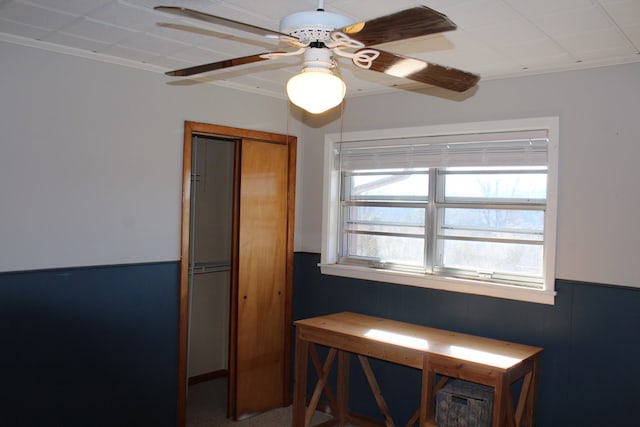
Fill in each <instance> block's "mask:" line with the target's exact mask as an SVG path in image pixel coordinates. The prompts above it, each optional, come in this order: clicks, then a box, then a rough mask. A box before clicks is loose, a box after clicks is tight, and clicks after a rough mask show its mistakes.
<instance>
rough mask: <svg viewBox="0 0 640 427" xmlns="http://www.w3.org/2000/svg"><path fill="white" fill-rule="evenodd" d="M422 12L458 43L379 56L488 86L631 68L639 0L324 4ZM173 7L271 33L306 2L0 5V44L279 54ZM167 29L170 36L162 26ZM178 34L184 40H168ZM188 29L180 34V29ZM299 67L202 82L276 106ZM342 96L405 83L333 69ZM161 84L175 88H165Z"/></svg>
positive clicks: (15, 1)
mask: <svg viewBox="0 0 640 427" xmlns="http://www.w3.org/2000/svg"><path fill="white" fill-rule="evenodd" d="M419 4H424V5H426V6H429V7H431V8H433V9H436V10H438V11H440V12H442V13H444V14H446V15H447V16H449V18H450V19H451V20H452V21H453V22H455V23H456V24H457V25H458V29H457V30H456V31H452V32H447V33H443V34H438V35H432V36H427V37H421V38H416V39H413V40H410V41H406V40H405V41H403V42H396V43H390V44H387V45H385V46H384V49H385V50H386V51H389V52H394V53H400V54H404V55H407V56H411V57H415V58H420V59H423V60H427V61H429V62H435V63H437V64H441V65H446V66H451V67H456V68H460V69H463V70H466V71H471V72H474V73H477V74H480V76H481V78H482V79H484V80H487V79H496V78H505V77H514V76H521V75H527V74H538V73H547V72H557V71H563V70H569V69H580V68H589V67H596V66H605V65H614V64H622V63H630V62H640V0H423V1H410V0H394V1H383V0H369V1H364V0H326V1H325V2H324V6H325V9H326V10H327V11H330V12H335V13H339V14H343V15H346V16H349V17H351V18H353V19H354V20H357V21H361V20H367V19H371V18H375V17H378V16H383V15H387V14H389V13H392V12H396V11H398V10H402V9H407V8H410V7H413V6H416V5H419ZM157 5H167V6H182V7H188V8H192V9H197V10H200V11H203V12H206V13H209V14H213V15H218V16H222V17H225V18H230V19H233V20H237V21H241V22H246V23H250V24H253V25H256V26H259V27H263V28H269V29H273V30H278V24H279V20H280V18H281V17H283V16H285V15H287V14H289V13H293V12H299V11H305V10H315V9H316V7H317V1H316V0H0V41H5V42H11V43H17V44H22V45H28V46H34V47H39V48H44V49H49V50H54V51H59V52H64V53H68V54H73V55H79V56H84V57H88V58H92V59H96V60H100V61H107V62H115V63H119V64H122V65H126V66H132V67H137V68H143V69H148V70H150V71H153V72H158V73H162V72H165V71H169V70H173V69H178V68H185V67H189V66H192V65H198V64H202V63H208V62H214V61H219V60H223V59H231V58H235V57H240V56H245V55H253V54H257V53H262V52H267V51H272V50H286V46H283V45H278V44H277V42H275V41H272V40H269V39H266V38H261V37H259V36H254V35H252V34H248V33H245V32H241V31H237V30H236V31H234V30H229V29H227V28H224V27H216V26H214V25H212V24H207V23H205V22H202V21H196V20H191V19H187V18H180V17H177V16H174V15H169V14H166V13H162V12H158V11H155V10H153V7H154V6H157ZM167 24H170V25H167ZM176 26H182V27H183V28H186V29H188V31H185V30H180V29H176ZM187 26H188V28H187ZM300 64H301V57H293V58H286V59H280V60H274V61H265V62H260V63H256V64H251V65H247V66H241V67H234V68H233V69H225V70H220V71H217V72H212V73H209V74H206V75H205V76H204V77H203V78H201V79H200V81H209V82H212V83H214V84H220V85H224V86H229V87H234V88H238V89H242V90H249V91H257V92H260V93H264V94H268V95H272V96H277V97H284V92H285V90H284V86H285V84H286V81H287V80H288V79H289V78H290V77H291V76H292V75H294V74H295V73H297V72H298V71H299V69H300ZM340 68H341V72H342V76H343V78H344V79H345V81H346V83H347V87H348V95H347V96H353V95H358V94H369V93H381V92H385V91H393V90H397V89H394V88H393V86H394V85H399V86H402V85H406V84H407V83H410V82H408V81H406V80H403V79H397V78H393V77H389V76H386V75H384V74H381V73H376V72H372V71H366V70H359V69H356V68H355V67H353V65H352V64H351V63H350V61H349V60H347V59H340ZM167 79H168V80H170V79H180V78H178V77H176V78H169V77H167Z"/></svg>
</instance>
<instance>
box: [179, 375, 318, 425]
mask: <svg viewBox="0 0 640 427" xmlns="http://www.w3.org/2000/svg"><path fill="white" fill-rule="evenodd" d="M226 412H227V380H226V378H220V379H217V380H213V381H207V382H203V383H199V384H194V385H192V386H190V387H189V396H188V403H187V427H227V426H235V427H289V426H291V407H290V406H289V407H286V408H278V409H274V410H272V411H269V412H265V413H264V414H260V415H256V416H254V417H251V418H247V419H245V420H242V421H231V420H228V419H227V418H226ZM328 419H329V417H328V416H327V415H325V414H322V413H316V415H315V416H314V419H313V420H312V425H317V424H320V423H322V422H324V421H327V420H328Z"/></svg>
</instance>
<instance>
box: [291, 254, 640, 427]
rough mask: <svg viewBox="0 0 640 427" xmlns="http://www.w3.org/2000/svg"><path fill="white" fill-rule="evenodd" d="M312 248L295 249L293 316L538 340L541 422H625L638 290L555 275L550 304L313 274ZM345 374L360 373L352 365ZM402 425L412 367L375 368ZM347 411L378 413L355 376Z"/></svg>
mask: <svg viewBox="0 0 640 427" xmlns="http://www.w3.org/2000/svg"><path fill="white" fill-rule="evenodd" d="M319 261H320V259H319V255H318V254H310V253H296V256H295V267H294V304H293V308H294V313H293V314H294V319H300V318H306V317H313V316H318V315H322V314H328V313H332V312H339V311H354V312H359V313H364V314H369V315H375V316H380V317H386V318H390V319H394V320H400V321H406V322H412V323H416V324H421V325H426V326H431V327H436V328H443V329H449V330H454V331H458V332H463V333H471V334H477V335H481V336H487V337H491V338H496V339H504V340H509V341H514V342H521V343H524V344H530V345H535V346H540V347H543V348H544V349H545V351H544V353H543V356H542V367H541V373H540V382H539V389H538V407H537V418H538V423H537V425H538V426H543V427H556V426H557V427H567V426H599V425H607V426H613V425H630V424H629V423H630V422H631V420H633V419H635V412H636V410H635V405H636V403H635V401H636V397H637V391H636V390H637V385H638V384H639V383H640V370H639V368H638V363H637V362H638V360H640V289H637V288H626V287H620V286H604V285H598V284H588V283H578V282H571V281H564V280H558V281H557V283H556V289H557V291H558V295H557V297H556V304H555V305H553V306H549V305H543V304H532V303H525V302H520V301H512V300H506V299H498V298H488V297H481V296H475V295H466V294H460V293H455V292H444V291H438V290H432V289H420V288H416V287H410V286H400V285H393V284H385V283H377V282H368V281H363V280H355V279H346V278H340V277H335V276H325V275H322V274H320V272H319V268H318V267H317V264H318V262H319ZM353 366H354V368H352V371H357V369H356V368H355V366H357V365H355V364H354V365H353ZM374 371H375V372H376V376H377V377H378V380H379V382H380V385H381V388H382V391H383V394H384V396H385V398H386V399H387V401H388V404H389V407H390V409H391V411H392V414H394V417H397V420H396V421H397V422H398V423H399V424H403V423H406V421H407V420H408V419H409V418H410V417H411V416H412V415H413V411H414V409H412V408H415V405H416V404H417V402H418V401H417V396H418V395H419V390H420V383H419V380H418V378H419V375H420V374H419V372H417V371H415V370H411V369H409V368H403V367H399V366H395V365H393V364H385V363H376V364H375V367H374ZM352 376H353V379H352V381H353V384H352V385H351V390H350V404H351V407H352V409H354V410H356V411H360V412H363V413H365V414H366V415H369V416H372V417H373V416H378V415H379V414H378V411H377V407H376V405H375V402H374V401H373V400H372V399H371V398H370V394H371V392H370V391H369V390H368V388H367V385H366V382H365V381H364V380H363V378H361V377H360V374H359V373H357V372H356V373H352Z"/></svg>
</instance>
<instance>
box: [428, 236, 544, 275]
mask: <svg viewBox="0 0 640 427" xmlns="http://www.w3.org/2000/svg"><path fill="white" fill-rule="evenodd" d="M440 243H441V244H442V245H443V258H442V263H441V266H442V267H445V268H451V269H462V270H470V271H472V272H481V273H504V274H514V275H526V276H536V277H541V276H542V252H543V247H542V245H527V244H508V243H495V242H469V241H459V240H441V241H440Z"/></svg>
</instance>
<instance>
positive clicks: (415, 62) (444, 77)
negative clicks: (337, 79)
mask: <svg viewBox="0 0 640 427" xmlns="http://www.w3.org/2000/svg"><path fill="white" fill-rule="evenodd" d="M376 50H377V49H376ZM379 52H380V56H379V57H378V58H377V59H376V60H374V61H373V62H372V63H371V68H369V69H370V70H373V71H378V72H380V73H385V74H388V75H390V76H395V77H401V78H405V79H409V80H413V81H416V82H420V83H426V84H429V85H432V86H437V87H441V88H444V89H449V90H453V91H456V92H464V91H466V90H467V89H470V88H472V87H473V86H475V85H476V83H478V80H480V76H478V75H477V74H473V73H469V72H467V71H462V70H458V69H456V68H449V67H444V66H442V65H438V64H432V63H429V62H426V61H423V60H421V59H415V58H409V57H407V56H402V55H398V54H395V53H389V52H384V51H379ZM356 54H357V52H356Z"/></svg>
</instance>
